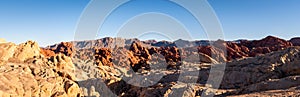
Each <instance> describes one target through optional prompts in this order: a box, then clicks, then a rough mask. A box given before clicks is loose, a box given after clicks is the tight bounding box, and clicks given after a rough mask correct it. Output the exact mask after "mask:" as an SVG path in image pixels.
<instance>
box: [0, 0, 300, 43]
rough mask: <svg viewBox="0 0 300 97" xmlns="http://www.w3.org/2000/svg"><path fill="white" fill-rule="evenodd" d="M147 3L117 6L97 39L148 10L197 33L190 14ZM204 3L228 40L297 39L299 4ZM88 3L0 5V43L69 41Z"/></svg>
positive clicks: (283, 0) (58, 0)
mask: <svg viewBox="0 0 300 97" xmlns="http://www.w3.org/2000/svg"><path fill="white" fill-rule="evenodd" d="M147 2H148V3H147ZM149 2H150V1H146V2H144V3H143V2H141V1H140V2H138V3H132V4H131V5H136V6H135V7H132V6H130V4H128V5H124V6H121V7H120V8H119V9H117V10H116V11H115V13H113V14H112V15H111V17H109V18H108V19H107V21H106V25H103V27H102V29H101V30H100V31H99V32H100V33H99V37H102V36H104V35H105V36H110V35H109V33H110V31H114V30H115V28H117V27H118V26H120V25H121V24H122V23H123V22H124V21H125V20H127V19H128V18H130V17H132V16H134V15H136V14H137V13H138V12H140V13H142V12H146V11H160V12H164V13H167V14H170V15H172V16H174V17H175V18H177V19H178V20H179V21H181V22H184V23H190V24H191V25H190V26H187V27H188V28H189V29H194V30H198V29H199V33H201V31H200V30H201V28H200V27H198V25H197V24H195V23H194V22H193V21H194V18H189V17H190V15H189V14H185V13H184V11H181V10H182V9H180V8H179V7H176V6H174V5H172V4H168V3H163V1H161V2H160V3H159V4H160V5H155V6H154V5H152V6H151V5H149V4H150V3H149ZM208 2H209V3H210V4H211V6H212V7H213V9H214V10H215V12H216V14H217V16H218V18H219V20H220V22H221V25H222V27H223V30H224V33H225V39H227V40H236V39H260V38H263V37H265V36H267V35H274V36H278V37H281V38H284V39H290V38H291V37H295V36H300V11H299V9H300V6H299V4H300V0H208ZM88 3H89V0H0V12H1V14H0V38H5V39H6V40H7V41H11V42H16V43H21V42H24V41H26V40H35V41H37V42H38V43H39V44H40V45H42V46H46V45H50V44H54V43H58V42H61V41H72V40H73V37H74V31H75V30H76V25H77V22H78V20H79V18H80V15H81V13H82V11H83V10H84V8H85V7H86V6H87V4H88ZM147 4H148V5H149V6H147ZM165 6H171V8H172V9H173V10H169V11H168V8H165ZM151 7H155V8H154V9H151ZM142 9H145V10H142ZM176 13H177V14H176ZM118 16H123V18H120V17H119V18H118ZM104 32H105V33H104ZM106 33H107V34H106ZM197 33H198V32H197ZM195 37H197V36H195ZM197 38H198V37H197ZM202 38H203V39H205V36H199V38H198V39H202Z"/></svg>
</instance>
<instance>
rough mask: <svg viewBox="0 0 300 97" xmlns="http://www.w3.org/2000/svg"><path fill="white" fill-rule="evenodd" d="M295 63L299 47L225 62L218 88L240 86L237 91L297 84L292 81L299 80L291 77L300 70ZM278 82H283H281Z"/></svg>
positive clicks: (247, 91) (246, 91) (299, 53)
mask: <svg viewBox="0 0 300 97" xmlns="http://www.w3.org/2000/svg"><path fill="white" fill-rule="evenodd" d="M298 64H300V48H299V47H292V48H288V49H286V50H284V51H279V52H273V53H269V54H266V55H263V56H258V57H254V58H248V59H244V60H239V61H233V62H229V63H227V67H226V71H225V75H224V79H223V82H222V84H221V88H225V89H240V90H239V91H238V93H251V92H258V91H266V90H276V89H283V88H290V87H294V86H299V85H300V84H294V83H299V80H297V78H295V77H292V76H295V75H299V74H300V72H299V69H300V67H299V66H298ZM236 76H239V77H236ZM291 78H295V79H294V80H292V79H291ZM276 82H278V83H276ZM279 82H280V83H286V84H285V85H281V84H279ZM274 86H276V87H274Z"/></svg>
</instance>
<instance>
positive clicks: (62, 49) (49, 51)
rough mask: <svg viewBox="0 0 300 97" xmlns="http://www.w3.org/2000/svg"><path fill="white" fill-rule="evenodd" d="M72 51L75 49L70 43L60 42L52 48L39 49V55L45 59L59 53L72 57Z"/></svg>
mask: <svg viewBox="0 0 300 97" xmlns="http://www.w3.org/2000/svg"><path fill="white" fill-rule="evenodd" d="M74 51H75V48H74V46H73V44H72V43H71V42H61V43H60V44H58V45H57V46H54V47H53V48H41V53H42V54H43V55H44V56H45V57H52V56H55V54H59V53H62V54H64V55H66V56H70V57H72V56H73V52H74Z"/></svg>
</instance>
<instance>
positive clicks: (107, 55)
mask: <svg viewBox="0 0 300 97" xmlns="http://www.w3.org/2000/svg"><path fill="white" fill-rule="evenodd" d="M111 57H112V56H111V50H110V49H108V48H101V49H95V62H96V64H97V65H98V66H109V67H112V66H113V63H112V59H111Z"/></svg>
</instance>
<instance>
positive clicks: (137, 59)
mask: <svg viewBox="0 0 300 97" xmlns="http://www.w3.org/2000/svg"><path fill="white" fill-rule="evenodd" d="M129 50H130V52H129V54H128V56H129V61H130V66H131V67H132V68H133V70H134V71H135V72H136V71H138V70H139V69H141V68H143V67H144V68H145V69H146V70H147V69H150V66H149V64H148V63H147V62H148V61H149V60H150V59H151V55H150V53H149V51H148V49H147V48H146V47H143V46H142V45H141V43H139V42H134V43H132V45H131V46H130V48H129Z"/></svg>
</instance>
